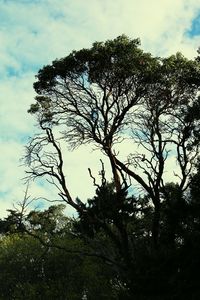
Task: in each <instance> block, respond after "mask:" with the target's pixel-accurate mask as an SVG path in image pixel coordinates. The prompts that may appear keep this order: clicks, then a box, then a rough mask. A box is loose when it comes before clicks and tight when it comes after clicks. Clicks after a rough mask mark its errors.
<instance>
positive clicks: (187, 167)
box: [26, 36, 200, 268]
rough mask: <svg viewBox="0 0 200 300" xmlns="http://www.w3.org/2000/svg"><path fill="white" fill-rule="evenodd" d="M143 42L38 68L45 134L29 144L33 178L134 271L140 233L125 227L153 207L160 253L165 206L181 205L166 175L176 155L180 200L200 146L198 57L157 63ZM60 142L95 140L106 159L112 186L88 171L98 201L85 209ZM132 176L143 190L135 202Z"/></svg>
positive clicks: (37, 106)
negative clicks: (126, 149) (122, 146)
mask: <svg viewBox="0 0 200 300" xmlns="http://www.w3.org/2000/svg"><path fill="white" fill-rule="evenodd" d="M139 46H140V43H139V40H138V39H136V40H131V39H129V38H127V37H126V36H120V37H118V38H116V39H114V40H108V41H106V42H105V43H97V42H96V43H94V44H93V46H92V47H91V48H90V49H82V50H80V51H73V52H72V53H71V54H69V55H68V56H67V57H65V58H62V59H59V60H55V61H53V62H52V64H51V65H48V66H45V67H43V68H42V69H41V70H40V71H39V72H38V75H37V81H36V82H35V83H34V89H35V91H36V92H37V94H38V95H37V96H36V98H35V100H36V102H35V103H34V104H32V105H31V108H30V110H29V112H31V113H33V114H35V115H36V117H37V122H38V125H39V126H40V128H41V130H42V132H41V134H40V135H37V136H35V137H33V139H32V140H31V142H30V144H29V145H28V146H27V156H26V160H27V163H28V165H29V167H30V169H29V171H28V173H29V176H30V178H37V177H43V176H46V177H47V178H48V180H49V181H50V182H51V183H52V184H54V185H55V186H56V187H57V188H58V189H59V195H60V197H61V199H62V200H63V201H64V202H65V203H67V204H68V205H71V206H72V207H73V208H75V209H76V211H77V212H78V213H79V217H80V219H81V220H82V222H83V224H87V225H88V228H90V229H91V227H92V232H93V235H95V232H97V230H102V231H103V232H104V233H105V234H106V235H107V236H108V237H109V238H110V240H111V241H112V243H114V245H115V247H116V249H118V255H117V256H116V257H117V259H118V261H119V256H120V257H121V263H122V265H123V267H122V268H130V266H132V267H133V265H134V257H135V253H134V245H135V240H134V238H135V236H134V233H133V229H132V227H130V226H129V225H128V224H129V221H130V218H131V222H134V217H135V216H136V215H137V214H141V211H142V212H143V206H145V204H144V203H146V201H148V202H149V203H151V205H150V207H151V209H152V213H151V214H150V216H151V217H150V223H151V225H150V227H151V228H150V234H149V239H150V240H151V242H152V247H153V249H154V250H155V251H157V249H158V248H159V246H160V239H161V236H162V234H161V227H162V226H161V219H162V207H163V205H162V203H163V202H165V203H167V204H166V205H168V207H172V206H173V201H174V200H175V199H174V198H173V197H171V193H170V192H169V185H168V184H167V182H166V180H165V173H166V172H167V171H168V170H169V163H170V161H171V159H172V158H175V159H176V168H175V170H174V174H175V178H176V180H175V181H176V182H175V189H174V190H175V191H176V193H174V195H176V197H178V198H177V199H178V200H180V199H183V198H184V195H185V194H186V192H187V191H188V188H189V185H190V175H191V174H192V172H193V171H194V169H195V163H196V159H197V156H198V148H199V110H200V106H199V98H198V92H199V86H200V69H199V62H198V59H194V60H188V59H186V58H185V57H184V56H183V55H182V54H180V53H177V54H176V55H173V56H170V57H168V58H159V57H153V56H152V55H151V54H150V53H146V52H144V51H143V50H141V49H140V47H139ZM55 132H56V133H55ZM58 132H59V133H58ZM126 138H129V139H130V138H131V139H132V141H133V147H132V148H130V154H129V155H128V157H124V159H123V160H122V159H119V155H118V152H117V151H116V149H117V145H118V143H126ZM60 140H62V141H65V142H66V143H67V144H68V145H70V146H71V147H72V148H75V147H78V146H79V145H82V144H95V145H96V146H97V147H98V148H99V149H100V150H101V151H102V152H103V153H104V154H105V155H106V156H107V158H108V159H109V162H110V166H111V170H112V175H113V187H114V188H110V185H109V184H108V183H107V181H106V178H105V170H104V164H103V163H102V171H101V179H102V185H101V186H100V185H99V186H98V185H97V184H96V179H95V178H94V177H93V175H92V171H91V170H90V169H89V175H90V176H91V178H92V179H93V182H94V184H95V185H96V187H97V196H96V197H95V198H94V199H93V200H91V201H90V202H89V204H88V205H87V204H85V203H83V202H82V201H81V200H77V199H73V197H72V196H71V193H70V187H69V186H68V185H67V182H66V179H65V173H64V168H63V164H64V157H63V152H62V149H61V144H60ZM136 145H137V149H138V150H137V151H136V150H135V149H136V147H135V146H136ZM122 154H123V153H120V157H121V156H122ZM129 179H131V183H132V184H133V186H134V185H135V184H137V186H139V187H140V188H141V189H142V190H143V192H142V194H141V197H140V199H139V200H138V204H137V205H135V203H136V202H137V201H136V200H137V199H136V197H135V196H134V195H131V190H130V189H129V187H130V184H129ZM77 185H78V183H77ZM144 194H145V196H144ZM172 194H173V193H172ZM141 199H143V201H142V200H141ZM180 201H181V200H180ZM162 222H163V221H162ZM130 228H131V229H130ZM145 234H147V232H143V235H144V236H145ZM174 241H175V236H174Z"/></svg>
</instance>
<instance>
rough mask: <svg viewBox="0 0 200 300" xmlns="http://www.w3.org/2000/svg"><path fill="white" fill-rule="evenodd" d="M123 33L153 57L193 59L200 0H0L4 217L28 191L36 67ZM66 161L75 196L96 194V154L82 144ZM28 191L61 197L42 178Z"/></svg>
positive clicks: (0, 202)
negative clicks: (26, 156) (25, 161)
mask: <svg viewBox="0 0 200 300" xmlns="http://www.w3.org/2000/svg"><path fill="white" fill-rule="evenodd" d="M123 33H125V34H126V35H128V36H129V37H131V38H137V37H139V38H140V39H141V43H142V48H143V49H145V50H147V51H150V52H152V53H153V54H154V55H159V56H167V55H170V54H173V53H175V52H177V51H181V52H182V53H183V54H184V55H186V56H187V57H190V58H193V57H195V56H196V50H197V48H198V47H199V46H200V0H140V1H138V0H115V1H113V0H87V1H83V0H73V1H72V0H0V154H1V155H0V217H1V216H4V215H5V214H6V209H8V208H11V207H12V203H13V202H17V201H20V200H21V199H22V198H23V195H24V190H25V186H24V185H23V181H22V178H23V177H24V167H20V164H21V163H20V158H21V157H22V156H23V152H24V145H25V144H26V143H27V141H28V138H29V137H30V136H31V135H33V132H35V131H36V127H35V122H34V119H33V117H32V116H30V115H29V114H28V113H27V109H28V108H29V106H30V104H31V103H32V102H34V100H33V99H34V91H33V88H32V85H33V82H34V80H35V78H34V76H35V75H36V74H37V71H38V70H39V69H40V68H41V67H42V66H43V65H46V64H48V63H50V62H51V61H52V60H54V59H56V58H61V57H63V56H66V55H68V54H69V53H70V51H71V50H73V49H76V50H78V49H80V48H83V47H90V46H91V44H92V43H93V42H94V41H105V40H106V39H112V38H115V37H116V36H119V35H121V34H123ZM66 160H67V163H68V165H67V174H70V176H69V175H68V176H67V180H68V182H69V188H70V189H71V192H72V195H73V196H79V197H81V198H87V197H88V196H91V195H92V194H93V192H94V189H93V188H92V187H91V186H92V183H91V180H90V178H89V176H88V171H87V168H88V167H91V168H93V169H94V173H95V172H96V174H97V172H98V167H99V168H100V164H99V154H98V153H97V152H91V151H90V150H89V149H85V148H84V149H79V150H77V151H76V152H74V153H66ZM75 183H76V184H75ZM29 194H30V195H31V197H39V196H44V197H53V198H55V197H56V196H55V195H56V193H55V192H54V191H52V190H51V189H50V187H47V185H46V183H41V182H40V183H34V184H32V185H31V186H30V188H29Z"/></svg>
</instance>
